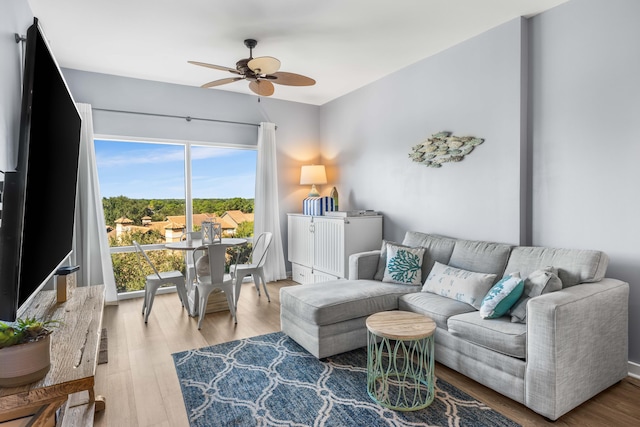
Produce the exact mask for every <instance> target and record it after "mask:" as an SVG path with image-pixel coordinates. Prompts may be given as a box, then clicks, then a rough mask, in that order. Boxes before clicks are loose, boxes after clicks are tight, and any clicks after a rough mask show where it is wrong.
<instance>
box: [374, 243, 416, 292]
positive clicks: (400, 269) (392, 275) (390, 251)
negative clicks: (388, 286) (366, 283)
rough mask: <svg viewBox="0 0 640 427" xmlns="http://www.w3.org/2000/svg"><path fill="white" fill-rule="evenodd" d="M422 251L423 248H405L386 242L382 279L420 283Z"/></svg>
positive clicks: (404, 282) (403, 282)
mask: <svg viewBox="0 0 640 427" xmlns="http://www.w3.org/2000/svg"><path fill="white" fill-rule="evenodd" d="M424 251H425V249H424V248H407V247H404V246H400V245H394V244H391V243H387V264H386V267H385V269H384V276H383V278H382V281H383V282H390V283H402V284H405V285H421V284H422V260H423V259H424Z"/></svg>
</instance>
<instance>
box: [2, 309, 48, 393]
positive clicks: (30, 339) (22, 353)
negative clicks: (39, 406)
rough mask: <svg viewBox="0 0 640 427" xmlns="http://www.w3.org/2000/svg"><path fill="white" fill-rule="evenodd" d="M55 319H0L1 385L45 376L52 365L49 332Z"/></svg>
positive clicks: (14, 383)
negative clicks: (6, 320)
mask: <svg viewBox="0 0 640 427" xmlns="http://www.w3.org/2000/svg"><path fill="white" fill-rule="evenodd" d="M58 324H59V322H58V321H57V320H46V321H42V320H37V319H36V318H35V317H27V318H25V319H18V320H16V321H15V322H11V323H5V322H0V387H17V386H20V385H24V384H29V383H31V382H34V381H37V380H39V379H41V378H43V377H44V376H45V375H47V372H49V368H50V366H51V360H50V349H51V339H50V335H51V332H53V328H55V327H56V326H58Z"/></svg>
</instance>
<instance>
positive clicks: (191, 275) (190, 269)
mask: <svg viewBox="0 0 640 427" xmlns="http://www.w3.org/2000/svg"><path fill="white" fill-rule="evenodd" d="M195 239H202V231H185V232H183V233H182V236H180V240H195ZM200 255H201V252H198V253H197V254H194V253H193V252H191V251H187V252H186V253H185V256H184V262H185V266H186V268H185V275H186V276H187V287H190V286H191V284H192V283H193V281H194V280H195V278H196V273H195V271H196V261H197V258H194V256H197V257H199V256H200Z"/></svg>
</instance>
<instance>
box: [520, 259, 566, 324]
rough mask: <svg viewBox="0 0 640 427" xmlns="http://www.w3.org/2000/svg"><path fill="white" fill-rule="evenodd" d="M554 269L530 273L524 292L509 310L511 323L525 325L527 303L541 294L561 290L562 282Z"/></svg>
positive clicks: (548, 268) (525, 282)
mask: <svg viewBox="0 0 640 427" xmlns="http://www.w3.org/2000/svg"><path fill="white" fill-rule="evenodd" d="M557 273H558V270H557V269H556V268H554V267H546V268H544V269H541V270H536V271H534V272H533V273H531V274H530V275H529V276H527V278H526V279H525V281H524V292H523V293H522V296H521V297H520V299H519V300H518V302H517V303H516V304H515V305H514V306H513V308H512V309H511V321H512V322H521V323H525V322H526V321H527V302H529V300H530V299H531V298H535V297H537V296H540V295H542V294H546V293H549V292H555V291H559V290H560V289H562V281H561V280H560V278H559V277H558V275H557Z"/></svg>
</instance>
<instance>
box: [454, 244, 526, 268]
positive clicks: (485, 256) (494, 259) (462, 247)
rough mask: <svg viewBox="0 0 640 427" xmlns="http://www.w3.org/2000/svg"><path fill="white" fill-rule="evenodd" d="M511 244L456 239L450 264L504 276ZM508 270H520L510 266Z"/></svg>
mask: <svg viewBox="0 0 640 427" xmlns="http://www.w3.org/2000/svg"><path fill="white" fill-rule="evenodd" d="M510 252H511V246H510V245H506V244H503V243H493V242H482V241H475V240H456V245H455V247H454V248H453V252H452V253H451V259H450V260H449V262H448V264H449V265H450V266H452V267H456V268H462V269H463V270H469V271H476V272H479V273H489V274H495V275H496V277H502V276H503V274H504V272H505V266H506V265H507V260H508V259H509V253H510ZM507 271H520V270H518V269H517V268H516V269H514V268H510V269H508V270H507Z"/></svg>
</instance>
